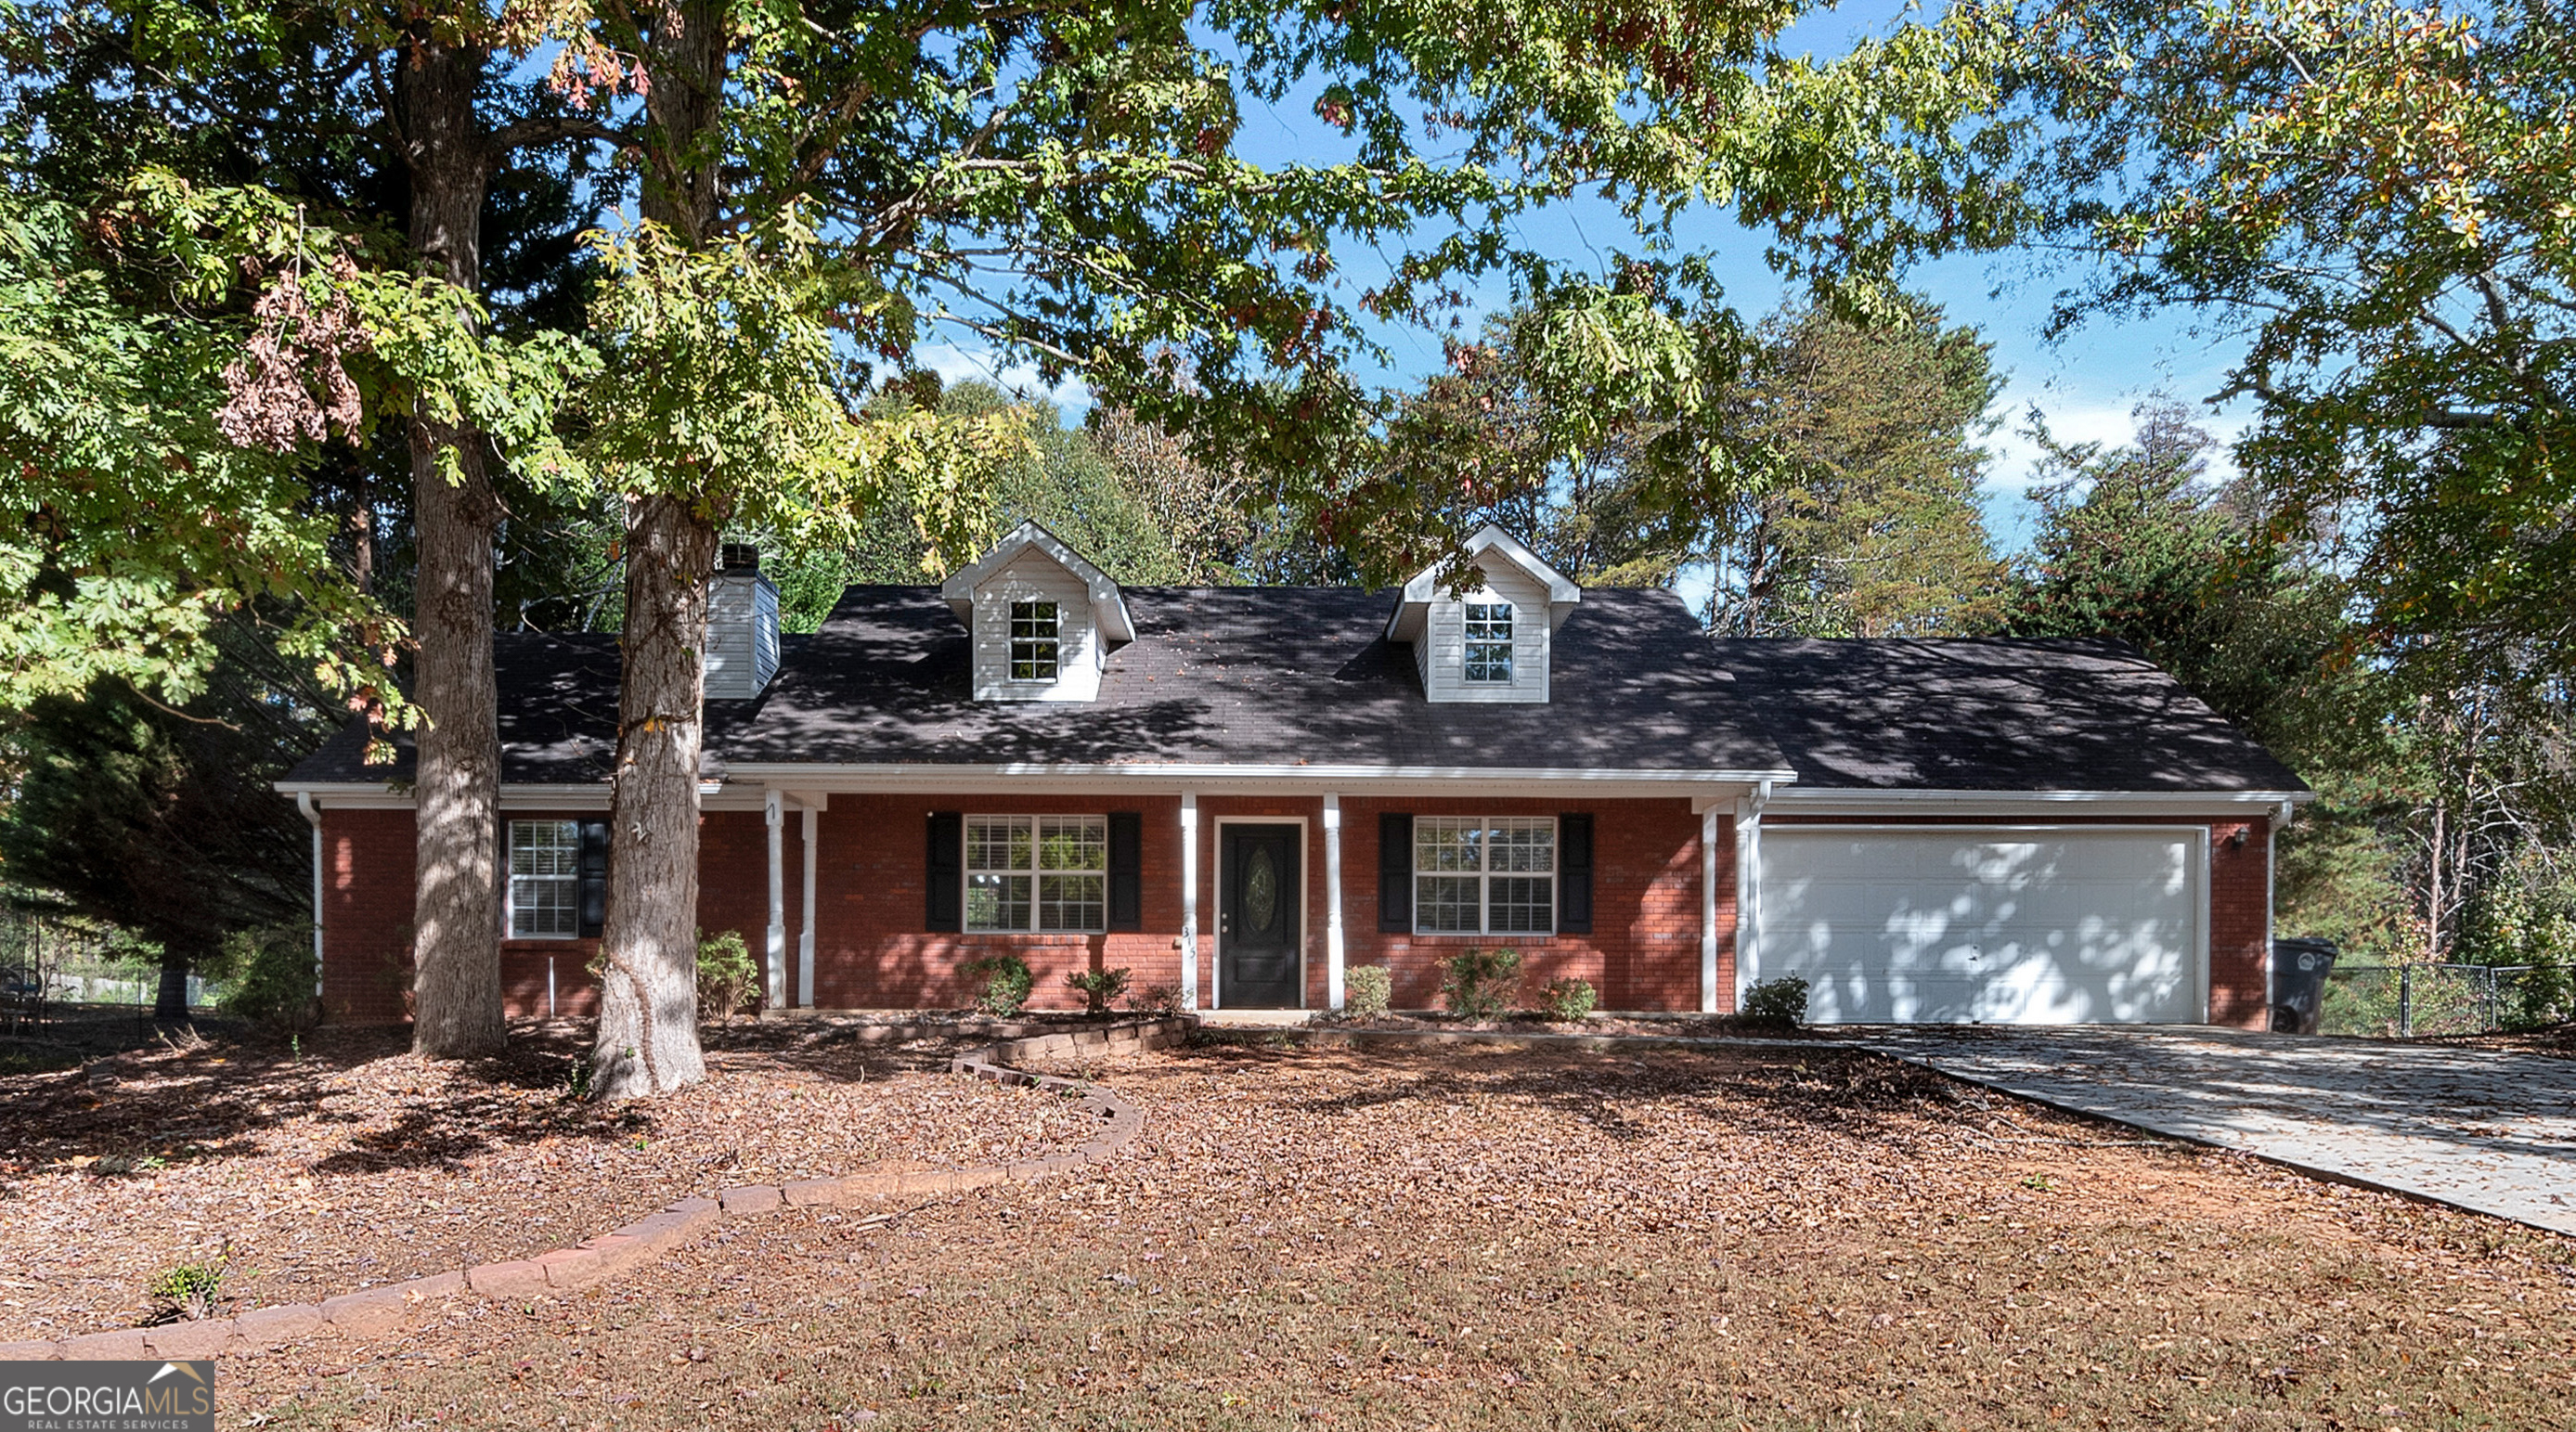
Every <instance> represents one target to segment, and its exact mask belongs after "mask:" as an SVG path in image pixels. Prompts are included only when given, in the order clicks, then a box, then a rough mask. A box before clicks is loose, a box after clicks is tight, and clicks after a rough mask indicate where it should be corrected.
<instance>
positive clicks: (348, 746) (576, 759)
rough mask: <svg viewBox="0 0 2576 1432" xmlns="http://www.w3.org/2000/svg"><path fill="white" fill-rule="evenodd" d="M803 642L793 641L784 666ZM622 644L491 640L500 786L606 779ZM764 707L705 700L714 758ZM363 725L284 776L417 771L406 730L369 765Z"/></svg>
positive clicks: (402, 776) (377, 776)
mask: <svg viewBox="0 0 2576 1432" xmlns="http://www.w3.org/2000/svg"><path fill="white" fill-rule="evenodd" d="M804 641H805V638H803V637H793V636H791V637H788V638H786V639H785V640H784V641H783V642H782V643H781V646H782V648H783V649H782V651H781V653H780V660H781V661H782V662H784V661H786V660H789V659H791V658H792V654H793V653H794V652H795V651H796V650H797V648H799V647H800V646H801V645H802V644H803V643H804ZM617 667H618V660H617V638H616V637H614V636H611V635H607V634H605V633H594V632H579V633H573V634H569V635H555V634H549V633H544V632H503V633H502V634H501V635H500V636H498V637H496V638H494V640H493V643H492V675H493V684H494V685H495V686H496V687H497V688H498V695H499V698H500V700H499V714H500V722H499V724H500V732H501V779H502V781H503V782H504V783H506V784H510V785H548V786H557V785H560V786H574V785H585V784H588V783H590V782H593V781H605V780H607V779H608V769H609V765H610V763H611V762H612V761H613V760H614V759H615V758H616V755H617V681H618V669H617ZM758 704H759V703H757V702H753V701H710V702H708V703H707V750H708V753H709V756H710V758H711V759H710V762H709V765H710V768H712V766H713V760H712V758H713V756H714V755H715V754H716V753H717V752H718V751H719V749H720V748H721V745H722V742H723V741H724V739H725V738H726V737H727V736H728V735H729V734H730V732H731V731H732V730H733V729H734V728H735V727H738V726H739V725H741V724H742V721H743V719H744V718H745V717H747V716H749V715H750V714H751V712H752V710H753V708H755V707H756V706H757V705H758ZM366 744H367V734H366V728H365V725H364V723H362V722H354V721H353V722H351V723H350V724H349V725H347V726H345V727H343V728H341V730H340V731H339V733H338V734H336V735H334V736H333V737H332V738H331V739H330V740H329V741H326V742H324V743H323V745H322V748H321V749H320V750H318V751H315V752H314V753H313V754H312V755H310V756H307V757H306V758H305V759H304V760H303V761H302V762H300V763H298V764H297V766H296V767H295V769H294V770H293V771H292V772H290V773H289V774H288V775H287V781H288V782H289V783H297V782H303V781H328V782H337V781H408V780H410V779H411V778H412V773H413V769H414V759H413V758H414V751H413V746H412V738H411V734H410V733H409V732H397V733H395V734H394V736H393V746H394V760H393V763H392V764H391V765H383V766H370V765H368V764H366V761H365V757H366Z"/></svg>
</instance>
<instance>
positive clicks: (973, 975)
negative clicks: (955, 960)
mask: <svg viewBox="0 0 2576 1432" xmlns="http://www.w3.org/2000/svg"><path fill="white" fill-rule="evenodd" d="M966 977H967V978H968V979H979V980H982V981H983V982H984V992H983V993H982V994H980V995H978V996H976V998H975V1004H976V1007H977V1008H979V1009H981V1010H983V1011H984V1012H985V1013H986V1014H990V1015H995V1016H998V1017H1000V1018H1003V1019H1008V1018H1010V1017H1011V1016H1012V1015H1015V1014H1018V1013H1019V1012H1020V1011H1021V1010H1023V1009H1026V1008H1028V1005H1029V991H1031V990H1033V989H1036V988H1037V984H1038V981H1037V976H1035V975H1033V974H1030V973H1029V962H1028V961H1026V960H1024V959H1021V958H1020V957H1019V956H1017V955H1013V954H999V955H985V956H983V957H982V958H980V959H977V960H974V961H972V962H970V963H969V964H968V965H967V966H966Z"/></svg>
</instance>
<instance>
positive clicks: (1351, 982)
mask: <svg viewBox="0 0 2576 1432" xmlns="http://www.w3.org/2000/svg"><path fill="white" fill-rule="evenodd" d="M1394 1002H1395V976H1394V975H1391V974H1389V973H1387V969H1386V966H1384V965H1356V966H1353V967H1352V969H1351V971H1350V973H1348V974H1346V975H1344V976H1343V977H1342V1014H1343V1015H1344V1016H1345V1017H1347V1018H1350V1019H1375V1018H1377V1017H1378V1016H1379V1015H1381V1014H1384V1013H1386V1009H1387V1006H1388V1005H1390V1004H1392V1003H1394Z"/></svg>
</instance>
